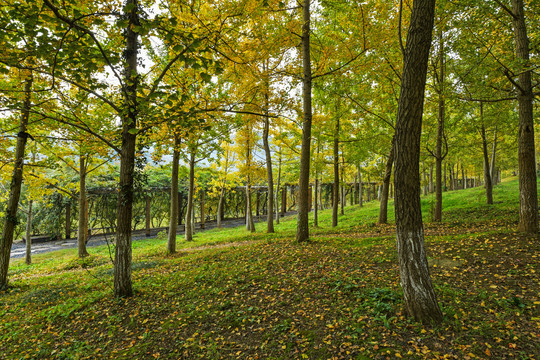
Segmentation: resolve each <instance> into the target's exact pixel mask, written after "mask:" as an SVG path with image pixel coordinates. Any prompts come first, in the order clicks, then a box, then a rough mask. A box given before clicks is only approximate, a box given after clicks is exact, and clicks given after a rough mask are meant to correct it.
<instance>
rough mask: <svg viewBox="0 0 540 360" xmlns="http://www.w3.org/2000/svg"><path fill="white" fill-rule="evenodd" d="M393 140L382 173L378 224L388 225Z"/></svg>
mask: <svg viewBox="0 0 540 360" xmlns="http://www.w3.org/2000/svg"><path fill="white" fill-rule="evenodd" d="M394 142H395V140H394V138H392V143H391V144H390V153H389V154H388V159H386V169H385V171H384V178H383V188H382V194H381V205H380V207H379V224H387V223H388V194H389V190H390V178H391V177H392V165H393V164H394Z"/></svg>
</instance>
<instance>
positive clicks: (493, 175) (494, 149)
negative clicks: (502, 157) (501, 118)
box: [490, 126, 497, 185]
mask: <svg viewBox="0 0 540 360" xmlns="http://www.w3.org/2000/svg"><path fill="white" fill-rule="evenodd" d="M496 155H497V126H495V131H494V132H493V146H492V148H491V166H490V171H491V173H490V175H491V184H492V185H497V175H496V174H497V170H496V169H495V157H496Z"/></svg>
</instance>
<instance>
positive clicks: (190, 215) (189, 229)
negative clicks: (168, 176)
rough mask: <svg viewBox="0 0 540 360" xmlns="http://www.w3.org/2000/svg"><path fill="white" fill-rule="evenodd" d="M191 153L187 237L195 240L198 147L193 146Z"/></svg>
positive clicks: (189, 239) (188, 239)
mask: <svg viewBox="0 0 540 360" xmlns="http://www.w3.org/2000/svg"><path fill="white" fill-rule="evenodd" d="M190 150H191V151H190V154H189V186H188V200H187V207H186V224H185V230H186V231H185V232H184V235H185V239H186V241H193V197H194V195H195V152H196V151H197V150H196V148H191V149H190Z"/></svg>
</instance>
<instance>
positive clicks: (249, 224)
mask: <svg viewBox="0 0 540 360" xmlns="http://www.w3.org/2000/svg"><path fill="white" fill-rule="evenodd" d="M246 230H247V231H251V232H255V222H254V221H253V209H252V206H251V178H250V176H249V175H248V176H247V182H246Z"/></svg>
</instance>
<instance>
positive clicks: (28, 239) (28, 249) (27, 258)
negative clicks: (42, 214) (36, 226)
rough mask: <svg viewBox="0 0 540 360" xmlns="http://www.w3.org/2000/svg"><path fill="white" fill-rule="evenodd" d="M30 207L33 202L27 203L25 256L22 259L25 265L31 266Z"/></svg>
mask: <svg viewBox="0 0 540 360" xmlns="http://www.w3.org/2000/svg"><path fill="white" fill-rule="evenodd" d="M32 205H33V201H32V200H30V201H28V214H27V216H26V254H25V257H24V262H25V264H26V265H30V264H32Z"/></svg>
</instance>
